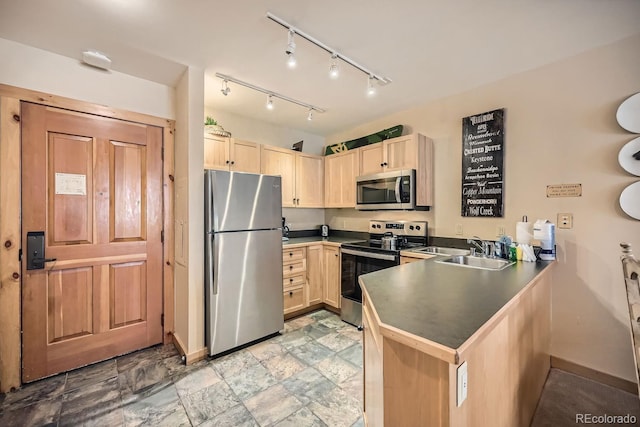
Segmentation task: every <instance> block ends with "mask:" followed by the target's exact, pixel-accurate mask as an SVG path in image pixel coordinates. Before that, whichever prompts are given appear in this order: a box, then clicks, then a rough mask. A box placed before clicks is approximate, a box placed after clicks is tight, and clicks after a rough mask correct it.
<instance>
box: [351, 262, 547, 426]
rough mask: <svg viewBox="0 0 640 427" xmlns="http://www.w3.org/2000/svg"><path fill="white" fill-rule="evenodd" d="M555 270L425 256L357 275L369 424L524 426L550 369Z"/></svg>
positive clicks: (543, 266) (544, 264)
mask: <svg viewBox="0 0 640 427" xmlns="http://www.w3.org/2000/svg"><path fill="white" fill-rule="evenodd" d="M552 265H553V262H540V261H539V262H537V263H524V262H518V263H516V264H515V265H512V266H510V267H507V268H505V269H503V270H501V271H488V270H480V269H473V268H464V267H459V266H452V265H444V264H442V263H439V262H435V259H430V260H424V261H419V262H412V263H408V264H404V265H401V266H399V267H396V268H390V269H385V270H380V271H377V272H374V273H371V274H367V275H364V276H361V277H360V284H361V285H362V291H363V295H364V307H363V326H364V370H365V379H364V383H365V384H364V394H365V396H364V401H365V403H364V410H365V420H366V422H367V425H368V426H370V427H373V426H382V425H386V426H401V425H424V426H460V427H462V426H505V427H513V426H528V425H529V423H530V421H531V418H532V416H533V413H534V411H535V408H536V404H537V402H538V399H539V396H540V393H541V392H542V387H543V385H544V382H545V380H546V377H547V373H548V371H549V364H550V357H549V343H550V341H549V336H550V325H551V315H550V313H551V274H550V270H551V268H549V267H550V266H552ZM465 370H466V373H464V371H465ZM463 383H464V385H463ZM463 389H464V390H466V397H463V396H461V395H460V394H462V393H461V392H462V391H463Z"/></svg>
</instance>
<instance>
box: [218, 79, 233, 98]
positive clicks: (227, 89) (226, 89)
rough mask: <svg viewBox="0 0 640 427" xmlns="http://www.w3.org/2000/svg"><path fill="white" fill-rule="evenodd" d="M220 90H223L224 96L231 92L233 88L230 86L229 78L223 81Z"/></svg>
mask: <svg viewBox="0 0 640 427" xmlns="http://www.w3.org/2000/svg"><path fill="white" fill-rule="evenodd" d="M220 92H222V94H223V95H224V96H227V95H229V92H231V88H230V87H229V82H228V81H227V80H223V81H222V89H220Z"/></svg>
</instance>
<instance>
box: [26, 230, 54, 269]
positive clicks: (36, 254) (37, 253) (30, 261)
mask: <svg viewBox="0 0 640 427" xmlns="http://www.w3.org/2000/svg"><path fill="white" fill-rule="evenodd" d="M55 260H56V258H46V257H45V254H44V231H29V232H28V233H27V270H42V269H43V268H44V263H45V262H49V261H55Z"/></svg>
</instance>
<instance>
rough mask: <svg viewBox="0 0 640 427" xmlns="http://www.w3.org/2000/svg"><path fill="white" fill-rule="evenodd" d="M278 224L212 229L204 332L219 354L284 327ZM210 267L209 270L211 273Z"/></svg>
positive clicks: (210, 350)
mask: <svg viewBox="0 0 640 427" xmlns="http://www.w3.org/2000/svg"><path fill="white" fill-rule="evenodd" d="M281 238H282V234H281V232H280V230H264V231H245V232H237V233H214V234H211V235H209V239H210V241H211V243H212V246H213V254H212V255H213V256H212V257H209V256H205V264H206V265H205V268H206V269H207V271H206V274H205V277H210V278H211V281H210V282H209V281H207V283H205V287H206V310H205V313H206V338H207V345H208V347H209V354H210V355H212V356H213V355H216V354H219V353H222V352H224V351H227V350H230V349H232V348H235V347H238V346H241V345H243V344H246V343H248V342H251V341H254V340H257V339H260V338H263V337H266V336H268V335H271V334H274V333H276V332H278V331H281V330H282V329H283V328H284V314H283V310H284V307H283V305H284V304H283V299H282V240H281ZM209 272H211V274H209Z"/></svg>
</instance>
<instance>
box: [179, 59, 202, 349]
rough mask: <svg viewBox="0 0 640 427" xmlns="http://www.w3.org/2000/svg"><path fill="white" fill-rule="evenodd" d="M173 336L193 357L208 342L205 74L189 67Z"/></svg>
mask: <svg viewBox="0 0 640 427" xmlns="http://www.w3.org/2000/svg"><path fill="white" fill-rule="evenodd" d="M176 95H177V96H176V104H177V108H176V109H177V111H178V115H177V117H176V143H175V174H176V181H175V183H176V184H175V211H174V215H175V257H176V264H175V265H176V269H175V332H174V334H175V335H176V336H177V337H178V339H179V340H180V342H181V343H182V345H184V347H185V348H184V350H185V351H186V352H187V353H188V354H192V353H195V352H197V351H199V350H200V349H202V348H203V347H204V345H205V337H204V277H203V270H202V266H203V262H204V239H203V236H204V216H203V214H202V212H204V198H203V197H202V194H204V179H203V176H202V164H203V162H204V148H203V137H202V134H203V127H202V123H203V122H202V120H201V117H202V114H203V111H204V107H203V105H204V71H203V70H202V69H199V68H194V67H189V68H188V69H187V71H185V73H184V75H183V76H182V78H181V79H180V81H179V82H178V86H177V87H176Z"/></svg>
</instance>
